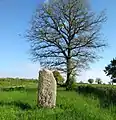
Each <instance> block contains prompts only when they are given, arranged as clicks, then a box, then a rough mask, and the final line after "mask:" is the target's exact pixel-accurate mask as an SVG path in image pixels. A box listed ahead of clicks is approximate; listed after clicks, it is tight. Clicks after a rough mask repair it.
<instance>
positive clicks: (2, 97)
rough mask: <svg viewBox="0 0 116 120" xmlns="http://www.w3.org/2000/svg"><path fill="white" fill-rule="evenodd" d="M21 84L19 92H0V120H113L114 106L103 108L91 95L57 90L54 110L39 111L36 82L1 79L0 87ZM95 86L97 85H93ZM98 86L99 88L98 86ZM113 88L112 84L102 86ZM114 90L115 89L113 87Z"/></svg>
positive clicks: (115, 113)
mask: <svg viewBox="0 0 116 120" xmlns="http://www.w3.org/2000/svg"><path fill="white" fill-rule="evenodd" d="M21 85H23V86H24V87H26V89H23V90H21V91H19V90H17V91H16V90H14V91H0V120H115V119H116V106H110V107H109V108H103V107H102V106H101V103H100V100H99V99H98V98H96V97H94V96H84V95H82V94H78V93H76V92H74V91H70V92H69V91H65V89H62V88H60V89H58V92H57V104H56V108H54V109H47V108H38V107H37V106H36V104H37V101H36V99H37V89H36V88H37V81H35V82H33V81H31V80H28V81H26V80H17V81H16V79H15V80H12V79H10V80H8V79H5V80H0V88H9V87H11V86H21ZM93 86H97V85H93ZM98 86H100V85H98ZM101 86H103V87H107V86H109V87H112V85H101ZM113 87H115V86H113Z"/></svg>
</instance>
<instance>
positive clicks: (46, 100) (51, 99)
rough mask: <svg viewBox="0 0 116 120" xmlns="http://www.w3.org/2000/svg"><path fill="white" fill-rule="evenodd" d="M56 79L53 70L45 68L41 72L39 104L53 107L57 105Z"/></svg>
mask: <svg viewBox="0 0 116 120" xmlns="http://www.w3.org/2000/svg"><path fill="white" fill-rule="evenodd" d="M56 87H57V86H56V80H55V78H54V76H53V73H52V71H50V70H46V69H43V70H41V71H40V72H39V82H38V99H37V102H38V105H40V106H42V107H48V108H52V107H55V106H56V89H57V88H56Z"/></svg>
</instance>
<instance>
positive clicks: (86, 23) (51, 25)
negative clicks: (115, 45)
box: [27, 0, 106, 85]
mask: <svg viewBox="0 0 116 120" xmlns="http://www.w3.org/2000/svg"><path fill="white" fill-rule="evenodd" d="M105 21H106V17H105V14H104V12H101V13H100V14H99V15H96V14H95V13H93V12H91V11H90V10H88V9H87V8H86V7H84V4H83V3H82V2H80V1H79V0H51V2H49V3H46V4H43V6H42V7H41V8H38V9H37V10H36V14H35V16H34V17H33V19H32V24H31V28H30V29H29V31H28V35H27V37H28V40H29V41H30V43H31V53H32V55H33V60H35V61H36V60H39V61H40V64H41V66H43V67H47V68H50V69H58V70H62V71H64V72H66V73H67V80H66V85H68V84H69V82H70V76H71V73H72V71H73V70H74V71H75V70H77V69H80V68H85V67H87V66H88V64H89V63H90V62H93V61H94V60H95V59H96V58H98V57H99V56H98V55H97V52H98V50H100V48H103V47H104V46H106V44H105V43H104V41H103V40H102V39H100V36H101V35H100V28H101V25H102V23H103V22H105Z"/></svg>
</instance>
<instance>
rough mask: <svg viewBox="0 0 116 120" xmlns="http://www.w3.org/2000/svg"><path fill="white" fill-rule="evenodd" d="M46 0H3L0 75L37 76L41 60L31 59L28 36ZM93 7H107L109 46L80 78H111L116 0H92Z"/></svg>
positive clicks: (105, 27)
mask: <svg viewBox="0 0 116 120" xmlns="http://www.w3.org/2000/svg"><path fill="white" fill-rule="evenodd" d="M42 2H44V0H1V1H0V77H21V78H37V77H38V72H39V70H40V65H39V62H37V63H33V62H32V61H31V60H30V54H29V48H30V46H29V43H28V42H27V39H26V38H25V37H24V34H25V33H26V30H27V29H28V28H29V25H30V20H31V18H32V15H33V14H34V12H35V10H36V8H37V7H38V5H39V4H41V3H42ZM90 5H91V9H92V10H93V11H94V12H96V13H99V12H100V11H102V10H104V9H106V16H107V22H106V23H105V24H104V25H103V27H102V30H101V32H102V33H103V34H104V38H105V39H106V40H107V43H108V44H109V47H108V48H106V49H105V50H104V52H102V53H100V55H101V56H102V57H103V58H102V59H100V60H99V61H97V62H96V63H94V64H90V67H91V69H89V70H86V71H82V72H81V75H80V76H79V77H78V81H81V80H82V81H85V82H86V81H87V80H88V79H89V78H94V79H95V78H96V77H99V78H101V79H102V80H103V81H104V82H106V83H107V82H108V81H109V77H107V76H106V75H105V74H104V72H103V70H104V68H105V66H106V65H108V64H109V63H110V61H111V60H112V59H113V58H114V57H116V52H115V51H116V47H115V45H116V40H115V38H116V29H115V27H116V22H115V21H116V14H115V5H116V0H112V1H111V0H90Z"/></svg>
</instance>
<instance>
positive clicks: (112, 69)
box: [104, 58, 116, 82]
mask: <svg viewBox="0 0 116 120" xmlns="http://www.w3.org/2000/svg"><path fill="white" fill-rule="evenodd" d="M104 72H105V74H106V75H107V76H110V78H111V79H112V80H113V81H112V82H116V58H113V60H111V61H110V64H109V65H107V66H106V67H105V70H104Z"/></svg>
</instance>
